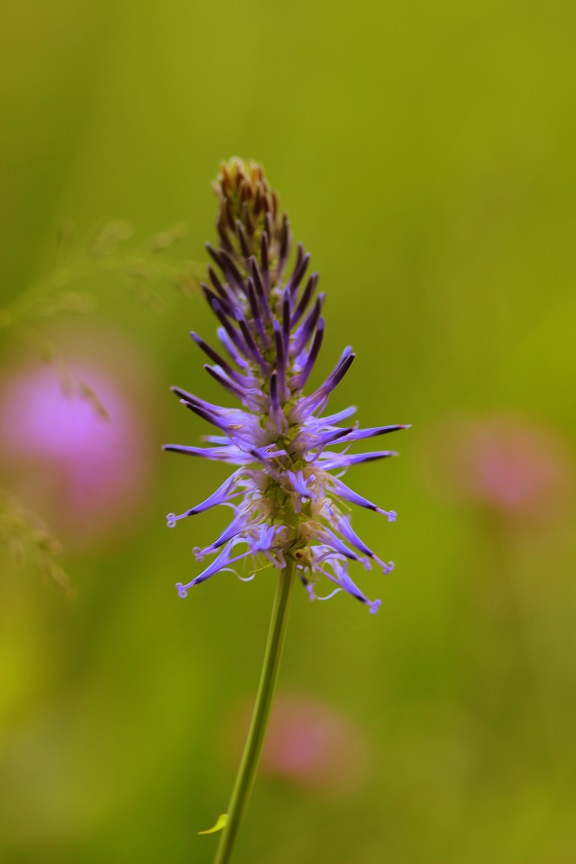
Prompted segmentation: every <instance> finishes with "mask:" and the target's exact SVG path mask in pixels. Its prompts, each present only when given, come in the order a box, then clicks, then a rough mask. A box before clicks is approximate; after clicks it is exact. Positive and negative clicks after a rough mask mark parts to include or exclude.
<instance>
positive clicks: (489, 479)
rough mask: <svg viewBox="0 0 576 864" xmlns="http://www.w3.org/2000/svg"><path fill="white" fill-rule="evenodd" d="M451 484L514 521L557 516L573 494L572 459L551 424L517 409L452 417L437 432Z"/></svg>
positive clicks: (542, 520)
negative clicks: (543, 423) (536, 419)
mask: <svg viewBox="0 0 576 864" xmlns="http://www.w3.org/2000/svg"><path fill="white" fill-rule="evenodd" d="M438 437H439V439H440V438H442V439H443V442H444V443H443V452H442V453H441V463H442V465H443V466H444V469H443V473H444V476H445V480H446V481H447V483H448V487H449V489H451V490H452V493H453V494H456V495H457V496H458V497H459V498H462V499H466V500H469V501H471V502H476V503H478V504H483V505H484V506H486V507H488V508H490V509H491V510H492V511H493V512H495V513H497V514H498V515H499V516H501V517H502V518H503V519H505V520H507V521H509V522H513V523H515V524H516V525H521V524H525V525H527V526H529V525H538V524H540V525H544V524H546V523H549V522H553V521H555V520H557V518H558V516H559V514H561V513H562V511H563V510H565V508H566V506H567V504H568V502H569V500H570V499H571V497H572V492H573V488H574V466H573V460H572V458H571V456H570V454H569V452H568V448H567V446H566V444H565V441H564V440H563V438H562V437H561V435H560V433H559V432H558V431H556V430H555V429H553V428H551V427H548V426H544V425H542V424H539V423H536V422H534V421H533V420H531V419H530V418H527V417H523V416H521V415H518V414H512V413H510V414H505V413H494V414H489V415H486V416H484V417H482V416H480V417H476V418H472V417H467V418H451V419H450V423H449V424H448V423H447V424H444V425H443V428H442V431H441V432H439V435H438Z"/></svg>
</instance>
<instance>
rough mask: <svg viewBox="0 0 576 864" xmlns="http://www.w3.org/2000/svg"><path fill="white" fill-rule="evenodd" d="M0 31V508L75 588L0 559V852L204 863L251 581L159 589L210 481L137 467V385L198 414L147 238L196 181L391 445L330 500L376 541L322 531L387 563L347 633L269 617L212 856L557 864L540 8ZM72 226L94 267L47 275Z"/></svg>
mask: <svg viewBox="0 0 576 864" xmlns="http://www.w3.org/2000/svg"><path fill="white" fill-rule="evenodd" d="M2 6H3V9H2V18H3V24H2V29H1V30H0V111H1V116H2V129H3V131H2V136H1V137H0V185H1V188H2V207H1V212H0V237H1V244H0V246H1V248H0V273H1V281H0V292H1V303H0V305H1V306H2V307H3V308H4V310H5V309H6V307H9V308H12V309H14V308H17V307H14V305H13V304H14V303H16V304H18V302H21V296H22V292H24V291H28V292H29V291H30V286H33V285H35V284H37V283H38V282H39V281H40V283H41V285H44V287H46V285H48V286H49V287H50V290H52V291H53V293H54V292H55V295H54V296H57V297H58V298H60V299H59V300H58V301H57V302H55V303H53V304H52V306H51V305H50V303H49V302H46V303H44V305H42V303H41V304H40V307H38V308H40V310H41V312H42V316H45V317H42V318H41V319H39V320H29V321H27V322H26V326H22V327H15V326H10V320H9V316H8V315H7V313H6V311H4V312H3V313H1V314H0V325H1V326H2V329H1V330H0V339H1V345H0V351H1V356H2V374H1V382H0V394H1V395H0V426H1V430H0V431H1V436H2V441H1V447H0V451H1V452H0V463H1V469H0V471H1V483H0V485H1V486H2V487H3V488H6V489H8V490H10V491H11V494H13V495H16V496H18V499H19V501H20V502H21V505H19V506H21V507H23V508H25V509H26V510H29V511H33V512H35V513H37V514H38V515H39V516H40V517H42V519H43V520H44V521H45V523H46V525H47V527H48V528H49V529H50V530H51V531H52V532H54V533H55V534H56V535H57V536H58V537H59V538H60V540H61V541H62V543H63V545H64V553H63V555H62V556H61V558H60V560H61V562H62V564H63V566H64V568H65V570H66V572H67V574H68V576H69V578H70V580H71V583H73V586H74V587H75V593H76V596H75V598H74V599H71V598H69V597H68V596H67V593H66V591H65V590H62V589H61V588H60V587H58V586H56V585H55V584H54V580H51V579H46V578H43V577H42V575H41V573H40V572H39V569H38V566H36V565H37V561H36V563H35V556H34V550H33V549H32V550H28V551H29V552H30V554H29V555H28V563H26V562H25V563H24V564H21V565H19V566H16V565H15V564H14V563H13V561H12V557H11V556H10V555H9V554H8V553H7V552H6V551H5V550H2V552H1V553H0V570H1V577H0V724H1V726H0V857H1V858H2V860H3V861H5V862H10V864H40V862H42V864H44V862H46V864H49V862H54V864H67V862H70V864H72V862H74V864H78V862H82V864H91V862H94V864H96V862H98V864H100V862H103V861H109V862H113V864H116V862H118V864H123V862H133V861H139V862H141V864H152V862H159V861H170V862H173V864H179V862H197V864H202V862H209V861H210V860H211V858H212V855H213V851H214V848H215V842H216V841H215V838H214V837H209V836H208V837H205V836H198V834H197V832H198V831H200V830H202V829H205V828H208V827H210V826H211V825H212V824H213V823H214V821H215V820H216V817H217V816H218V814H219V813H221V812H222V811H223V810H225V808H226V804H227V801H228V796H229V793H230V789H231V785H232V780H233V775H234V771H235V765H236V761H237V753H238V747H239V741H240V740H241V737H242V730H243V728H244V725H245V718H246V712H247V710H249V707H250V701H251V699H252V698H253V695H254V692H255V688H256V684H257V679H258V674H259V668H260V662H261V656H262V651H263V645H264V640H265V635H266V630H267V621H268V614H269V609H270V604H271V599H272V593H273V582H272V574H271V573H270V572H268V571H263V572H262V573H260V574H258V576H257V578H256V579H255V580H254V582H252V583H250V584H249V585H244V584H242V583H240V582H239V581H237V580H236V579H235V578H234V577H233V576H232V575H231V574H223V575H222V576H221V577H218V578H215V579H214V580H212V581H210V582H209V583H207V584H205V585H202V586H201V587H200V588H198V589H197V591H194V592H192V593H191V594H190V595H189V597H188V599H187V600H186V601H182V600H180V599H179V598H178V597H177V594H176V592H175V590H174V587H173V586H174V583H175V582H176V581H179V580H181V581H186V580H187V579H188V578H189V577H190V576H191V575H193V574H194V573H195V572H196V570H197V565H196V564H195V562H194V559H193V556H192V554H191V548H192V547H193V546H196V545H202V544H205V543H207V542H208V541H209V540H210V539H211V538H212V537H213V536H214V532H215V531H217V530H218V528H219V527H220V526H221V525H222V524H223V523H224V520H225V514H222V513H216V514H206V515H203V516H202V517H198V521H194V522H193V523H192V522H187V523H186V524H182V523H180V524H179V526H178V528H177V530H176V531H173V532H169V531H167V530H166V528H165V519H164V517H165V514H166V513H167V512H169V511H172V510H174V511H176V512H181V511H182V510H183V509H185V508H187V507H188V506H192V505H193V504H194V503H196V502H198V501H200V500H202V499H203V498H204V497H206V495H208V494H209V492H210V491H211V490H212V489H213V488H215V487H216V485H217V484H218V483H219V482H221V481H222V479H223V476H224V471H223V470H220V468H221V466H212V465H203V464H201V463H200V462H195V461H193V460H186V459H184V457H181V458H179V457H178V456H176V455H173V454H164V455H163V454H161V453H160V445H161V443H162V442H166V441H179V442H183V443H185V442H188V443H193V442H195V441H197V440H198V438H199V436H200V435H201V434H202V433H204V431H205V430H204V429H203V427H202V423H201V421H200V420H198V421H196V420H195V419H194V418H193V417H191V416H190V414H189V413H187V412H183V411H182V410H181V409H179V406H178V404H177V402H176V400H173V398H172V397H171V396H170V395H169V392H168V387H169V385H170V384H173V383H174V384H176V383H177V384H179V385H181V386H183V387H185V388H187V389H189V390H192V391H194V392H201V393H203V394H205V396H206V397H207V398H215V397H216V390H215V385H214V386H213V383H212V382H211V381H210V380H209V379H208V377H207V376H205V375H204V373H203V371H202V368H201V358H200V355H199V353H198V352H197V350H196V349H195V347H194V346H193V345H192V344H191V342H190V340H189V337H188V335H187V332H188V330H190V329H192V328H193V329H195V330H197V331H199V332H200V333H202V334H204V335H209V334H210V333H211V332H212V331H213V322H212V321H211V320H210V316H209V314H208V312H207V310H206V309H205V307H204V303H203V301H202V299H201V297H199V296H198V293H197V292H195V291H194V290H193V288H192V290H190V284H186V285H185V286H184V287H185V288H186V290H181V289H182V285H180V287H179V288H177V287H174V285H173V284H172V283H173V281H174V280H173V279H172V278H168V277H167V278H160V279H154V280H152V281H153V283H154V284H153V286H152V285H151V274H150V267H152V270H153V271H154V273H153V274H152V275H154V274H156V270H155V268H156V261H157V260H160V259H159V258H158V256H155V255H154V254H153V253H151V252H150V242H149V239H148V238H151V237H153V236H155V235H156V233H157V232H159V231H161V230H163V229H165V228H166V227H167V226H171V225H174V224H178V223H182V222H184V223H186V224H187V225H188V234H187V235H186V237H184V238H183V239H181V240H179V241H178V242H177V243H174V245H173V247H171V248H170V249H167V250H166V252H165V253H163V255H162V261H165V262H168V264H169V265H170V266H167V270H168V271H169V270H170V267H171V266H174V267H176V269H177V268H178V267H179V266H180V262H182V261H196V262H203V261H205V252H204V249H203V243H204V241H205V240H214V228H213V220H214V213H215V209H214V200H213V196H212V193H211V190H210V181H211V180H212V178H213V177H214V176H215V173H216V171H217V167H218V164H219V162H220V160H222V159H224V158H227V157H229V156H231V155H233V154H239V155H241V156H243V157H253V158H255V159H258V160H260V161H261V162H262V163H263V164H264V165H265V167H266V169H267V172H268V175H269V177H270V179H271V181H272V183H273V185H274V186H275V187H276V188H278V189H279V190H280V192H281V196H282V201H283V205H284V207H285V208H286V209H287V210H288V212H289V213H290V216H291V221H292V225H293V227H294V230H295V236H296V238H297V239H302V240H303V241H304V243H305V244H306V246H307V248H308V249H309V250H310V251H312V253H313V266H314V268H315V269H319V270H320V271H321V274H322V285H323V289H324V290H326V291H327V292H328V305H327V324H328V330H327V339H326V340H325V347H324V349H323V354H322V357H321V360H320V362H319V364H318V365H319V369H318V370H317V373H316V374H317V380H320V377H321V375H322V373H325V372H327V371H329V369H330V368H331V367H332V365H333V363H334V361H335V359H336V357H337V356H338V355H339V352H340V350H341V348H342V347H343V345H344V344H352V345H354V346H355V347H356V348H357V349H358V357H357V361H356V363H355V365H354V367H353V369H352V371H351V372H350V374H349V375H348V376H347V378H346V381H345V382H344V383H343V384H342V385H341V387H340V388H339V391H338V393H337V395H336V396H335V397H334V400H333V403H332V404H333V405H334V406H335V407H344V406H346V405H347V404H349V403H350V402H353V403H355V404H357V405H359V408H360V412H359V417H360V420H361V422H362V423H363V424H365V425H376V424H380V423H394V422H403V423H407V422H411V423H412V424H413V427H412V429H411V430H410V431H409V432H406V433H402V434H401V438H400V440H398V439H397V440H396V441H395V443H396V444H397V445H398V448H399V449H400V450H401V457H400V458H399V459H396V460H390V461H387V462H385V463H377V464H375V465H374V466H370V467H366V466H364V467H362V466H359V467H357V468H356V469H355V470H354V478H353V485H354V486H355V488H357V489H358V490H359V491H360V492H362V493H363V494H365V495H366V496H368V497H370V498H373V499H376V500H377V501H378V502H379V503H381V504H382V506H385V507H393V508H394V509H396V510H397V511H398V513H399V519H398V522H397V523H396V524H395V525H388V523H386V522H385V521H383V520H379V519H378V518H376V517H375V516H374V515H373V514H370V513H367V512H366V513H365V512H359V513H357V514H356V517H355V525H356V527H357V528H358V530H359V531H360V533H361V534H362V535H363V536H364V537H365V538H366V539H367V541H368V542H370V544H374V545H375V546H377V548H378V550H379V551H380V552H381V554H382V556H383V557H384V558H385V560H388V559H393V560H394V561H395V562H396V570H395V571H394V573H393V574H392V575H391V576H389V577H386V578H384V580H383V577H382V576H381V574H377V573H372V574H370V573H369V574H365V575H361V574H358V576H359V578H360V579H361V585H362V587H363V588H364V589H365V590H366V592H367V593H368V595H369V596H380V597H381V598H382V600H383V603H382V607H381V609H380V611H379V614H378V615H377V616H374V617H373V616H371V615H368V614H367V612H366V609H365V608H364V607H362V606H361V605H360V604H357V603H354V602H353V601H352V600H351V599H350V598H348V597H345V596H343V595H339V596H337V597H336V598H335V599H334V600H332V601H331V602H329V603H314V604H311V603H309V602H308V599H307V597H306V594H305V592H303V591H296V592H295V595H294V598H293V608H292V610H291V622H290V627H289V634H288V642H287V646H286V652H285V657H284V663H283V668H282V673H281V681H280V687H279V702H278V708H277V711H276V714H275V718H274V720H273V734H272V735H271V743H270V747H269V749H268V753H267V756H266V758H265V761H264V763H263V766H262V771H261V774H260V777H259V780H258V783H257V786H256V789H255V793H254V796H253V799H252V803H251V807H250V810H249V814H248V817H247V819H246V823H245V825H244V827H243V831H242V834H241V837H240V840H239V845H238V849H237V861H238V864H242V862H250V864H258V862H267V864H288V862H290V864H292V862H295V861H298V862H302V864H308V862H310V864H312V862H322V864H324V862H326V864H328V862H330V864H380V862H390V864H392V862H394V864H437V862H438V864H440V862H442V864H445V862H452V861H453V862H458V864H473V862H474V864H483V862H488V861H490V862H491V864H516V862H518V864H520V862H522V864H568V862H572V861H574V860H576V820H574V809H575V805H576V782H575V779H574V778H575V776H576V775H575V770H576V737H575V735H574V729H575V725H576V679H575V671H574V670H575V659H576V650H575V649H576V627H575V625H574V621H575V617H576V582H575V576H576V566H575V565H576V554H575V552H576V549H575V546H576V542H575V532H574V523H575V515H576V508H575V502H574V474H575V467H574V466H575V456H576V454H575V448H574V433H575V431H576V410H575V396H574V378H575V371H576V370H575V367H576V349H575V339H574V333H575V326H576V317H575V315H576V291H575V286H576V258H575V256H574V249H575V248H576V236H575V235H576V211H575V206H574V201H575V200H576V162H575V160H574V153H575V152H576V103H575V100H574V93H575V92H576V63H575V60H574V39H575V36H576V6H574V4H571V3H565V2H561V0H552V2H546V3H544V2H534V3H531V4H528V5H527V4H525V3H520V2H515V0H499V2H498V3H496V2H493V0H483V2H481V3H475V2H472V3H467V4H458V3H454V2H451V0H440V2H437V3H434V4H429V3H425V2H421V0H413V2H409V3H406V4H390V3H376V2H373V0H372V2H371V0H358V2H356V3H354V4H352V5H349V6H346V7H344V6H338V5H337V4H336V5H334V4H328V3H327V2H301V0H293V2H291V3H289V4H272V3H265V2H262V0H252V2H250V3H245V4H242V3H235V2H230V0H212V2H210V3H208V2H202V0H191V2H190V0H188V2H184V0H167V2H164V3H159V2H150V3H140V2H136V0H84V2H83V3H75V2H71V0H42V2H40V0H21V2H19V3H16V2H6V0H5V2H4V3H3V4H2ZM110 219H113V220H118V219H122V220H129V221H130V222H131V223H133V225H134V226H135V234H134V236H133V238H132V239H129V240H128V239H127V240H126V243H123V244H120V245H119V246H118V250H116V247H115V246H114V243H115V239H119V237H120V235H121V236H124V235H127V234H128V231H127V227H126V225H125V224H124V223H119V224H118V223H117V224H116V225H115V227H114V229H113V231H112V233H113V234H114V232H116V235H118V237H116V235H114V236H113V237H112V239H111V241H110V242H111V243H112V247H114V248H113V250H112V252H111V254H113V255H116V253H117V252H118V255H119V258H118V261H119V265H118V268H115V267H112V266H111V267H109V271H110V272H108V273H105V274H101V275H97V274H96V275H94V269H93V263H94V262H93V260H92V261H88V265H87V273H92V275H91V276H86V278H84V279H80V280H78V279H76V276H77V275H78V273H79V272H80V273H83V272H84V270H83V269H82V268H83V267H84V265H85V264H86V260H85V256H86V248H87V245H86V244H87V243H88V245H90V243H93V241H94V237H95V234H94V231H95V227H94V226H96V225H98V224H101V222H102V220H110ZM62 226H63V230H60V236H61V240H62V242H61V243H60V246H58V244H57V240H56V238H57V236H58V232H59V229H62ZM73 226H75V228H74V230H73ZM177 233H178V231H177ZM98 236H99V238H100V241H102V237H101V236H100V235H98ZM87 238H92V239H91V240H90V239H88V240H87ZM104 240H106V238H104ZM108 240H110V238H108ZM102 242H104V241H102ZM160 245H161V244H160ZM122 250H127V251H126V253H124V252H123V251H122ZM134 250H136V251H134ZM142 250H144V251H142ZM104 251H106V249H105V250H104ZM108 251H110V250H108ZM124 254H126V255H127V256H128V258H129V259H130V261H129V265H130V266H129V267H128V271H129V273H130V274H131V276H130V278H129V277H128V275H127V274H126V272H124V270H123V268H122V266H121V264H122V260H123V259H122V255H124ZM134 255H136V258H137V259H138V263H137V265H135V264H134V261H133V260H132V258H133V257H134ZM83 256H84V257H83ZM131 256H132V257H131ZM141 259H142V260H141ZM102 260H103V261H104V266H105V262H106V260H107V259H106V256H104V258H103V259H102ZM111 260H113V261H116V258H113V259H111ZM150 260H152V264H150ZM67 262H72V264H73V265H74V266H73V267H72V269H70V270H68V269H67V267H68V264H67ZM163 266H164V265H158V267H159V272H160V276H162V274H163V272H164V271H163V269H162V267H163ZM91 267H92V269H91ZM74 268H76V269H74ZM78 268H79V269H78ZM138 268H140V269H139V272H140V276H141V277H142V278H140V279H135V278H134V272H135V270H138ZM125 269H126V268H125ZM54 273H56V274H57V275H56V277H54ZM156 275H157V274H156ZM46 280H48V282H46ZM50 280H52V281H50ZM135 289H136V290H135ZM33 290H35V289H33ZM62 291H64V299H62ZM26 296H28V297H29V296H30V295H29V294H28V295H25V297H26ZM31 296H32V298H34V296H35V295H31ZM51 296H52V295H51ZM19 298H20V301H19ZM86 298H92V300H91V301H90V303H91V304H92V305H93V308H92V307H91V306H90V303H89V304H88V308H87V309H85V308H84V307H85V306H86V302H85V301H86ZM142 301H144V302H142ZM43 302H44V301H43ZM11 304H12V306H11ZM60 306H64V307H67V308H68V309H70V308H71V307H74V306H78V307H81V309H80V314H74V315H73V314H71V313H70V312H69V311H66V310H64V311H60V312H58V311H57V310H58V308H60ZM82 310H84V311H82ZM53 313H54V314H53ZM6 500H8V499H6ZM9 500H10V501H12V503H14V502H13V499H9ZM14 506H16V505H14ZM58 572H59V571H58Z"/></svg>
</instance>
